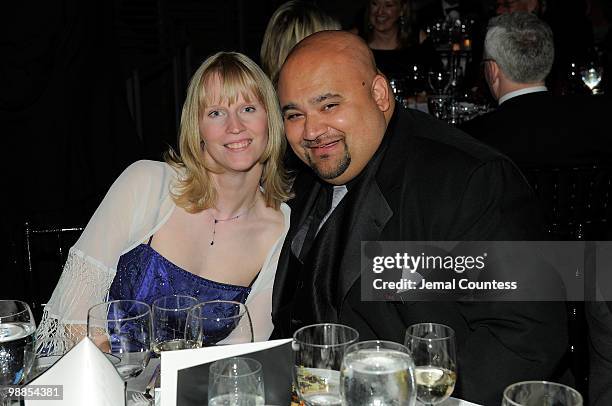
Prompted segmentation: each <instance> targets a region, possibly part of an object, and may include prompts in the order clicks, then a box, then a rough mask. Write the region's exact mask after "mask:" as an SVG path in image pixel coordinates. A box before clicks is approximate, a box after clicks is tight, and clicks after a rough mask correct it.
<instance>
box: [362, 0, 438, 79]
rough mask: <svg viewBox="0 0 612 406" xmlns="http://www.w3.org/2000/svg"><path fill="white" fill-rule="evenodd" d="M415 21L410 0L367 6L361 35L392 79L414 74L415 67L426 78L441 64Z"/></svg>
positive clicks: (386, 0) (388, 0)
mask: <svg viewBox="0 0 612 406" xmlns="http://www.w3.org/2000/svg"><path fill="white" fill-rule="evenodd" d="M412 20H413V19H412V16H411V12H410V7H409V3H408V0H371V1H370V2H369V3H368V6H367V7H366V10H365V14H364V27H363V32H361V33H360V35H361V36H362V37H363V38H364V39H365V41H366V42H367V43H368V46H369V47H370V49H372V52H373V53H374V58H375V59H376V65H377V66H378V69H380V70H381V71H382V72H383V73H384V74H385V76H387V78H389V79H403V78H405V77H406V76H408V75H413V74H414V67H415V66H417V69H418V70H419V71H420V72H422V75H426V74H427V72H429V71H430V70H431V69H432V68H439V67H440V66H441V64H442V63H441V61H440V57H439V56H438V54H437V53H436V52H435V49H434V48H433V46H432V45H431V44H430V42H429V41H426V38H425V34H424V33H423V32H422V31H419V30H414V29H413V25H414V24H413V21H412ZM420 90H422V89H420Z"/></svg>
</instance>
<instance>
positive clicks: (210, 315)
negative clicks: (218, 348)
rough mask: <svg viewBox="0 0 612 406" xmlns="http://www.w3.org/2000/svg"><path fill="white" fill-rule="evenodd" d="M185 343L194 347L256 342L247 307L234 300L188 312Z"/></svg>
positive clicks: (207, 305) (199, 306)
mask: <svg viewBox="0 0 612 406" xmlns="http://www.w3.org/2000/svg"><path fill="white" fill-rule="evenodd" d="M185 340H186V341H187V342H188V343H191V344H192V345H193V346H194V347H210V346H213V345H224V344H241V343H252V342H253V324H252V322H251V315H250V314H249V310H248V309H247V307H246V305H244V304H242V303H240V302H234V301H231V300H211V301H208V302H202V303H198V304H197V305H195V306H193V307H192V308H191V309H190V310H189V314H188V315H187V323H186V327H185Z"/></svg>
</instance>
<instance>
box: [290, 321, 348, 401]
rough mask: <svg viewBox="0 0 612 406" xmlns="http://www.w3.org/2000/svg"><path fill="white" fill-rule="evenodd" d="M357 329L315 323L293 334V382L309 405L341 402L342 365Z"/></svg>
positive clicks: (301, 397) (298, 392)
mask: <svg viewBox="0 0 612 406" xmlns="http://www.w3.org/2000/svg"><path fill="white" fill-rule="evenodd" d="M358 339H359V333H358V332H357V330H355V329H353V328H351V327H348V326H343V325H341V324H331V323H325V324H314V325H311V326H306V327H302V328H301V329H299V330H297V331H296V332H295V334H294V335H293V344H292V349H293V383H294V385H295V389H296V391H297V394H298V396H299V397H300V399H301V400H303V401H304V403H305V404H306V405H307V406H315V405H340V404H341V403H342V398H341V397H340V367H341V364H342V357H343V356H344V352H345V350H346V349H347V348H348V346H349V345H351V344H353V343H356V342H357V340H358Z"/></svg>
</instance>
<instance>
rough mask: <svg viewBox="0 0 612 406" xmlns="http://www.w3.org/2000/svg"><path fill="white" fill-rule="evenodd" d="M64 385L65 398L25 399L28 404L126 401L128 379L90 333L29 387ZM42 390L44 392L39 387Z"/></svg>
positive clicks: (115, 405) (108, 405) (114, 405)
mask: <svg viewBox="0 0 612 406" xmlns="http://www.w3.org/2000/svg"><path fill="white" fill-rule="evenodd" d="M49 385H61V386H62V392H63V399H62V400H49V399H45V398H44V397H39V398H38V399H33V400H25V405H26V406H39V405H40V406H53V405H64V406H82V405H88V406H120V405H125V383H124V382H123V379H121V377H120V376H119V374H118V373H117V370H116V369H115V367H114V366H113V364H112V363H111V362H110V361H109V360H108V359H107V358H106V356H105V355H104V354H103V353H102V352H101V351H100V350H99V349H98V348H97V347H96V345H95V344H94V343H93V342H92V341H91V340H90V339H89V338H87V337H85V338H84V339H83V340H81V342H79V343H78V344H77V345H75V346H74V347H73V348H72V349H71V350H70V351H69V352H68V353H66V354H65V355H64V356H63V357H62V358H60V359H59V360H58V361H57V362H56V363H55V364H54V365H53V366H52V367H51V368H49V369H47V370H46V371H45V372H43V373H42V374H41V375H40V376H38V377H37V378H36V379H34V380H33V381H31V382H30V383H28V385H27V387H32V388H36V387H38V388H44V387H48V386H49ZM38 393H43V392H42V391H39V392H38Z"/></svg>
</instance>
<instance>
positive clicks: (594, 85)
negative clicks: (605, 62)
mask: <svg viewBox="0 0 612 406" xmlns="http://www.w3.org/2000/svg"><path fill="white" fill-rule="evenodd" d="M580 77H581V79H582V81H583V82H584V84H585V85H586V86H587V87H588V88H589V89H590V90H591V93H592V94H599V93H600V89H599V87H598V86H599V84H600V83H601V80H602V78H603V67H602V66H601V65H599V64H598V63H596V62H595V61H591V62H589V63H588V64H586V65H585V66H584V67H583V68H582V69H581V70H580Z"/></svg>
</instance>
